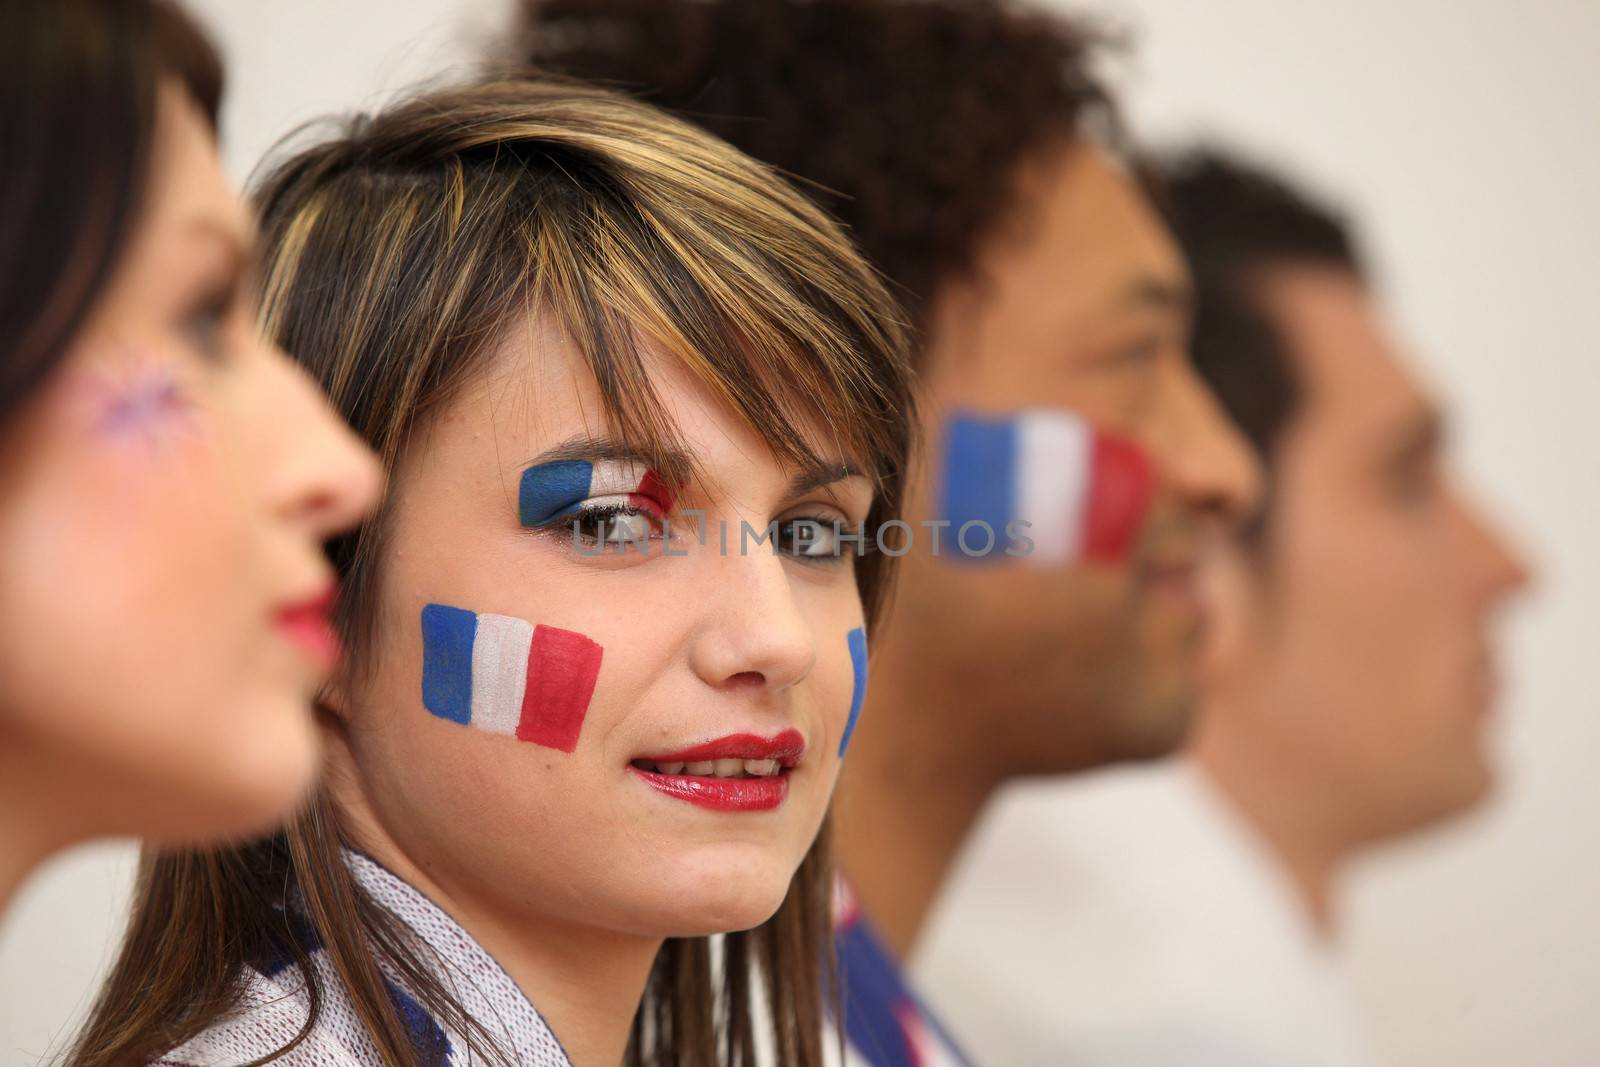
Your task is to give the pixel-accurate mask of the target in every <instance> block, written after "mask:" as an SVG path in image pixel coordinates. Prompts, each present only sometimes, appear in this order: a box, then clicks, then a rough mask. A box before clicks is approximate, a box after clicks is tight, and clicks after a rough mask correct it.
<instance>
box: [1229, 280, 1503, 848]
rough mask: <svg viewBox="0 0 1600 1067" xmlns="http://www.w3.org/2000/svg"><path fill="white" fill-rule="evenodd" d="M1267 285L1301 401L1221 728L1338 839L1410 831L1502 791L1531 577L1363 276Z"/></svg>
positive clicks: (1248, 583)
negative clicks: (1505, 640) (1457, 459)
mask: <svg viewBox="0 0 1600 1067" xmlns="http://www.w3.org/2000/svg"><path fill="white" fill-rule="evenodd" d="M1253 292H1254V293H1255V296H1256V298H1257V300H1258V306H1259V307H1260V308H1261V310H1262V311H1263V312H1264V313H1265V314H1266V315H1267V318H1268V320H1269V321H1270V322H1271V323H1272V324H1273V325H1274V326H1275V328H1276V329H1277V330H1278V332H1279V335H1280V337H1281V338H1282V340H1283V342H1284V344H1285V347H1286V349H1287V351H1288V354H1289V358H1290V360H1291V364H1292V366H1293V368H1294V372H1295V374H1296V376H1297V378H1298V379H1299V382H1300V386H1301V394H1302V401H1301V405H1300V408H1299V410H1298V411H1297V412H1296V414H1295V415H1294V416H1293V417H1292V418H1291V420H1290V421H1289V423H1288V424H1287V425H1286V428H1285V430H1284V432H1283V434H1282V436H1281V437H1280V439H1279V441H1278V443H1277V445H1276V446H1275V448H1274V450H1273V455H1272V457H1271V460H1270V467H1271V470H1272V477H1273V486H1274V488H1273V498H1272V502H1271V506H1270V512H1269V515H1268V517H1267V525H1266V528H1265V531H1264V535H1263V536H1264V540H1263V541H1262V543H1261V544H1260V545H1258V546H1256V547H1255V548H1253V549H1247V550H1244V552H1243V554H1242V556H1241V567H1240V573H1241V574H1242V575H1244V576H1246V577H1245V580H1244V586H1243V588H1244V590H1245V594H1244V596H1243V598H1242V600H1241V604H1242V619H1243V620H1244V625H1243V626H1242V628H1241V629H1240V630H1239V632H1238V634H1237V637H1238V641H1237V645H1236V647H1235V648H1234V649H1233V650H1232V652H1231V653H1228V656H1229V660H1228V662H1225V663H1223V664H1222V674H1221V677H1220V682H1219V684H1221V685H1222V686H1224V687H1226V688H1228V689H1231V690H1232V693H1233V696H1232V700H1233V702H1235V703H1238V704H1239V707H1240V709H1243V710H1244V713H1242V714H1234V713H1230V714H1228V715H1225V716H1219V721H1218V722H1217V723H1216V724H1215V728H1216V729H1218V730H1229V731H1234V732H1238V731H1250V732H1252V733H1253V734H1255V735H1258V736H1254V737H1252V738H1251V739H1250V743H1252V744H1255V745H1259V746H1270V747H1263V748H1262V752H1263V753H1270V754H1271V757H1272V759H1273V760H1274V761H1275V764H1274V765H1275V766H1278V767H1280V768H1282V770H1283V772H1284V774H1285V775H1286V776H1287V778H1286V780H1289V781H1295V782H1297V783H1298V784H1297V786H1296V788H1297V789H1299V790H1304V791H1306V793H1307V795H1308V796H1310V797H1312V798H1313V799H1314V801H1320V803H1321V805H1322V810H1323V813H1324V814H1325V815H1326V816H1328V817H1331V818H1337V819H1339V820H1343V821H1345V823H1346V825H1344V826H1343V828H1342V829H1341V830H1339V831H1338V832H1341V833H1344V834H1347V835H1349V836H1352V837H1355V838H1358V839H1365V838H1369V837H1378V836H1384V835H1387V834H1390V833H1396V832H1401V831H1403V830H1406V829H1410V828H1412V827H1414V826H1417V825H1421V824H1423V823H1426V822H1429V821H1431V820H1433V819H1436V818H1438V817H1440V816H1443V815H1446V814H1449V813H1452V812H1455V811H1457V810H1460V809H1461V808H1463V807H1466V806H1468V805H1470V804H1472V803H1473V802H1474V801H1476V800H1477V799H1479V798H1480V797H1481V796H1482V795H1483V794H1484V793H1485V792H1486V791H1487V789H1488V787H1489V785H1490V770H1489V765H1488V761H1487V758H1486V752H1485V743H1484V742H1485V731H1484V727H1485V724H1486V721H1487V716H1488V714H1489V712H1490V709H1491V705H1492V703H1493V700H1494V695H1495V668H1494V649H1493V640H1492V634H1491V632H1490V623H1491V620H1492V617H1493V615H1494V613H1495V609H1496V608H1497V607H1498V606H1499V605H1500V604H1501V603H1502V602H1503V601H1504V600H1505V599H1506V597H1507V595H1508V594H1510V593H1511V592H1512V591H1514V590H1515V589H1516V588H1518V587H1519V586H1521V585H1522V584H1524V583H1525V581H1526V579H1527V575H1526V572H1525V570H1524V568H1523V564H1522V563H1521V561H1519V560H1518V559H1517V558H1516V557H1515V556H1513V555H1512V554H1511V552H1510V551H1509V550H1508V549H1507V547H1506V546H1505V545H1504V544H1503V543H1501V542H1500V541H1499V540H1498V539H1497V538H1496V536H1495V535H1494V534H1493V533H1492V532H1491V531H1490V530H1489V529H1488V528H1487V527H1486V526H1485V524H1484V522H1483V520H1482V518H1481V517H1480V516H1479V515H1478V514H1476V513H1475V512H1474V511H1473V510H1472V509H1471V508H1470V507H1469V506H1468V504H1467V503H1466V502H1465V501H1464V500H1463V499H1462V497H1461V496H1460V495H1459V494H1458V493H1457V491H1456V490H1455V488H1454V487H1453V486H1452V484H1451V481H1450V478H1449V476H1448V473H1447V471H1446V469H1445V461H1444V457H1443V454H1442V443H1443V442H1442V437H1443V426H1442V423H1441V420H1440V415H1439V412H1438V410H1437V409H1436V408H1435V407H1434V405H1433V403H1432V401H1431V400H1430V399H1429V398H1428V396H1426V395H1425V394H1424V393H1423V392H1422V391H1421V389H1420V388H1419V387H1418V385H1417V383H1416V382H1415V381H1413V380H1412V378H1411V377H1410V376H1409V375H1408V374H1407V373H1406V371H1405V370H1404V369H1403V368H1402V366H1401V364H1400V361H1399V359H1398V357H1397V354H1396V352H1395V349H1394V347H1393V345H1392V344H1391V343H1390V341H1389V340H1388V338H1387V337H1386V336H1385V335H1384V333H1383V330H1382V328H1381V325H1380V323H1379V320H1378V317H1377V315H1376V313H1375V310H1374V308H1373V306H1372V303H1371V299H1370V297H1369V296H1368V295H1367V293H1366V291H1365V290H1364V289H1363V288H1362V287H1361V286H1360V284H1359V282H1358V281H1357V280H1356V279H1355V278H1354V277H1353V276H1351V275H1350V274H1348V273H1347V272H1344V271H1340V270H1336V269H1333V268H1324V267H1316V266H1290V267H1280V268H1276V269H1274V270H1272V271H1271V272H1270V273H1268V274H1265V275H1263V276H1262V277H1261V278H1260V280H1259V281H1258V282H1257V283H1256V286H1255V288H1254V290H1253ZM1231 627H1232V620H1230V622H1229V628H1230V629H1231ZM1238 710H1239V709H1230V712H1237V711H1238ZM1222 719H1227V720H1229V721H1226V722H1224V721H1221V720H1222ZM1207 728H1208V729H1209V728H1211V727H1210V726H1208V727H1207Z"/></svg>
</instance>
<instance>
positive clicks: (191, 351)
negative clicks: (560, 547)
mask: <svg viewBox="0 0 1600 1067" xmlns="http://www.w3.org/2000/svg"><path fill="white" fill-rule="evenodd" d="M221 80H222V76H221V69H220V65H219V62H218V59H217V55H216V53H215V52H214V51H213V49H212V47H211V46H210V44H209V43H208V42H207V41H206V39H205V38H204V36H203V35H202V34H201V33H200V32H199V31H198V30H197V29H196V27H195V26H194V25H193V24H192V23H191V22H190V21H189V20H188V19H187V18H186V17H185V16H184V15H183V14H182V13H181V12H180V11H179V10H177V9H176V8H175V7H173V6H171V5H170V4H168V3H164V2H161V0H119V2H105V0H50V2H48V3H46V2H18V0H5V2H4V3H3V4H0V161H3V162H0V436H3V438H4V442H3V445H0V678H3V679H5V693H4V696H3V697H0V907H3V906H4V903H5V902H6V901H7V900H8V899H9V897H10V896H11V894H12V892H13V891H14V890H15V889H16V888H17V887H18V886H19V884H20V883H21V882H22V880H23V878H24V877H25V876H26V875H27V874H28V872H29V871H30V870H31V869H32V868H33V867H35V866H36V865H37V864H38V863H40V862H41V861H42V860H43V859H45V858H46V857H48V856H49V855H50V854H52V853H54V852H56V851H58V850H60V849H61V848H63V847H65V846H67V845H69V844H72V843H74V842H77V841H81V840H85V839H88V838H92V837H98V836H104V835H137V836H141V837H146V838H151V839H155V840H158V841H165V842H180V841H181V842H197V841H209V840H217V839H223V838H230V839H231V838H234V837H237V836H239V835H243V834H247V833H255V832H260V831H262V830H265V829H267V828H269V827H270V826H271V825H272V824H273V823H275V822H277V821H278V820H280V819H282V818H283V817H285V816H286V815H287V814H288V812H289V810H290V809H291V808H292V807H293V806H294V804H295V803H296V802H297V801H299V800H300V799H301V798H302V797H303V795H304V794H305V792H306V790H307V788H308V786H309V785H310V784H311V782H312V780H313V777H314V773H315V769H316V767H317V766H318V757H319V745H318V741H317V738H318V734H317V732H316V730H315V728H314V724H313V718H312V711H311V697H312V695H313V694H314V692H315V691H316V690H317V688H318V687H319V686H320V685H321V683H322V682H323V680H324V678H325V677H326V675H327V674H328V672H329V671H330V670H331V668H332V667H333V666H334V663H335V660H336V659H337V656H338V643H337V640H336V638H335V637H334V635H333V632H332V630H331V627H330V625H329V612H330V610H331V606H332V597H333V593H334V589H335V586H334V577H333V571H332V569H331V567H330V565H329V563H328V562H327V559H326V558H325V555H324V553H323V551H322V544H323V542H324V541H325V540H326V539H328V538H329V537H331V536H332V535H334V534H335V533H337V532H339V531H340V530H342V529H344V528H346V527H348V526H350V525H351V524H353V523H355V522H357V521H358V520H359V519H360V517H361V516H362V515H363V514H364V513H365V512H366V510H367V509H368V507H369V506H370V505H371V504H372V503H373V501H374V499H375V496H376V493H377V489H378V469H377V465H376V464H375V462H374V461H373V458H372V456H371V454H370V453H369V452H368V451H367V450H366V449H365V448H364V447H363V446H362V445H361V444H360V443H359V442H358V441H357V440H356V439H355V438H354V436H353V435H351V434H350V433H349V431H348V430H347V429H346V428H345V427H344V426H343V425H342V424H341V423H340V422H339V421H338V420H337V419H336V418H335V417H334V415H333V413H332V411H331V410H330V409H329V408H328V407H327V405H326V403H325V401H324V400H323V398H322V397H321V395H320V394H319V393H318V391H317V390H316V388H315V387H314V386H313V384H312V383H311V381H310V380H309V379H308V378H306V377H305V376H303V375H302V373H301V372H300V371H299V370H298V369H297V368H296V367H295V366H294V365H293V364H291V363H290V362H289V361H288V359H287V358H286V357H285V356H284V355H283V353H282V352H280V351H279V350H278V349H277V348H275V347H273V346H272V345H270V344H268V343H266V342H265V341H263V340H262V338H261V337H260V335H259V334H258V332H257V329H256V326H255V313H254V308H253V306H252V301H251V296H250V292H251V286H250V284H249V277H248V273H247V265H248V263H249V262H250V260H251V247H252V241H253V233H252V227H251V225H250V222H249V221H248V216H247V214H246V212H245V211H244V209H243V207H242V205H241V204H240V203H239V201H238V200H237V198H236V196H235V194H234V192H233V190H232V189H231V188H230V187H229V184H228V182H227V180H226V179H225V178H224V176H223V173H222V169H221V165H220V163H219V160H218V156H217V149H216V144H215V132H214V131H215V126H216V119H217V105H218V98H219V96H220V93H221Z"/></svg>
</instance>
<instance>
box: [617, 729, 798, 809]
mask: <svg viewBox="0 0 1600 1067" xmlns="http://www.w3.org/2000/svg"><path fill="white" fill-rule="evenodd" d="M805 750H806V741H805V738H804V737H803V736H802V735H801V734H800V731H798V730H785V731H783V733H781V734H778V735H777V736H775V737H758V736H756V735H755V734H732V735H729V736H728V737H722V738H718V739H717V740H715V741H708V742H706V743H705V744H702V745H695V746H694V747H692V748H686V749H683V750H682V751H680V752H673V753H671V754H668V755H661V756H649V757H644V758H640V759H636V760H634V761H633V762H632V763H631V764H630V765H629V768H628V769H629V771H631V772H632V773H633V774H636V775H638V776H639V778H640V779H641V780H643V781H644V783H645V784H646V785H649V786H650V787H652V788H654V789H657V790H659V791H660V792H662V793H665V794H666V795H667V796H670V797H674V798H675V799H678V800H685V801H688V802H689V803H691V804H695V805H697V806H699V807H702V808H710V809H712V810H713V811H770V810H772V809H773V808H776V807H777V806H778V805H779V804H782V803H783V801H784V798H785V797H786V796H788V794H789V772H790V771H791V770H793V769H794V768H795V767H796V766H797V765H798V764H799V763H800V760H801V758H802V757H803V756H804V754H805Z"/></svg>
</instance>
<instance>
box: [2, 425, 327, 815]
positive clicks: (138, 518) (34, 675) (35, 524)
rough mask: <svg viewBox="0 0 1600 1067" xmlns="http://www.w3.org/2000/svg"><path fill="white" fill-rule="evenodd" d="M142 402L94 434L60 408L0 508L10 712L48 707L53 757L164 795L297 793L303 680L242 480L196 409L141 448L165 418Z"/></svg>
mask: <svg viewBox="0 0 1600 1067" xmlns="http://www.w3.org/2000/svg"><path fill="white" fill-rule="evenodd" d="M52 399H54V398H52ZM75 399H79V400H81V397H78V398H75ZM125 399H126V398H125ZM135 399H136V398H135ZM144 399H145V400H149V401H150V403H151V404H152V405H154V407H153V408H150V409H145V408H140V407H139V404H136V403H135V400H134V399H129V400H128V402H127V405H126V406H124V407H117V406H115V405H113V406H112V407H110V408H105V407H97V408H96V411H97V412H98V414H100V415H102V416H103V419H101V420H98V421H96V420H85V419H81V418H75V417H72V416H73V415H75V414H79V413H81V411H82V408H81V406H78V407H75V406H74V405H72V404H65V405H63V406H62V407H61V408H59V409H57V410H56V411H54V412H53V413H52V414H53V415H55V416H56V417H54V418H52V419H50V420H47V425H46V426H44V427H42V432H41V434H40V436H39V437H38V438H37V439H35V441H34V442H32V444H31V445H30V448H29V450H28V455H29V456H30V457H31V459H30V461H29V462H30V465H29V467H28V469H27V470H25V471H22V472H18V475H17V476H16V477H15V478H14V479H13V480H12V481H11V485H10V490H9V491H8V492H6V494H5V499H4V500H3V501H0V514H3V520H0V559H3V560H4V567H5V570H6V574H5V577H4V580H3V585H4V590H5V591H4V595H3V599H0V627H3V628H4V630H5V632H6V633H8V634H12V635H25V636H26V641H25V642H20V643H19V642H16V641H10V642H7V649H6V652H5V653H4V664H3V668H4V670H3V673H4V676H5V677H6V678H7V681H8V686H9V687H10V688H11V690H12V694H13V696H14V699H15V703H16V706H17V707H19V708H23V709H27V708H39V709H48V710H49V715H48V717H47V718H42V719H41V720H40V722H39V723H38V724H37V725H38V726H39V727H40V728H41V729H45V730H48V731H50V732H51V733H53V734H54V736H55V737H56V739H57V740H58V741H59V742H61V743H65V744H69V745H72V746H74V747H76V748H77V750H78V751H80V752H81V753H82V754H83V755H85V756H86V757H88V758H89V759H91V760H94V761H96V762H98V763H99V764H100V765H101V766H102V767H103V768H105V769H106V770H108V771H109V772H110V773H113V774H115V773H121V774H124V775H137V774H140V773H143V774H146V775H153V776H155V777H158V778H161V779H162V780H163V790H164V791H165V792H167V793H173V792H177V791H180V790H181V789H182V788H183V787H184V785H185V784H186V783H187V784H189V785H191V786H192V785H194V784H196V782H197V781H199V780H200V779H202V778H207V777H209V778H210V779H215V780H214V781H212V783H211V784H212V786H215V787H216V788H217V789H218V790H220V791H221V792H222V793H224V794H225V793H226V792H227V791H228V790H229V789H230V788H231V789H234V790H236V791H242V790H246V789H253V788H255V786H256V785H259V784H260V782H261V781H262V780H263V779H264V777H265V778H271V777H273V776H274V774H276V776H277V777H279V778H281V779H283V780H284V781H286V782H291V783H298V782H301V781H303V780H304V778H305V777H306V775H307V774H308V773H309V767H310V763H311V759H312V753H313V752H314V747H313V742H314V738H313V734H312V731H311V726H310V722H309V716H308V714H307V705H306V693H305V691H304V679H303V678H302V677H301V676H300V674H299V673H298V672H297V671H296V670H294V669H293V660H292V654H291V653H289V652H288V650H287V649H286V648H284V647H283V646H282V644H281V642H280V640H279V638H278V635H277V634H276V633H275V632H274V630H273V628H272V620H271V608H272V604H271V597H270V595H269V593H268V592H267V591H266V588H265V586H264V578H263V572H264V571H265V570H266V569H267V568H266V567H265V563H266V562H267V561H266V560H265V559H264V558H263V554H262V546H263V542H262V541H261V540H259V538H260V537H261V533H260V530H259V529H258V526H257V523H255V522H254V521H253V516H252V515H251V514H250V513H249V510H248V508H247V507H246V501H245V499H244V498H243V496H242V495H241V487H240V485H239V477H238V476H237V475H238V472H236V471H234V470H232V469H230V467H229V466H228V463H227V458H226V452H225V449H224V448H222V447H221V446H220V444H219V442H218V441H217V438H216V435H215V433H214V432H213V431H212V428H211V426H210V424H209V422H208V420H207V419H206V417H205V416H204V415H203V414H202V413H200V412H197V411H185V412H184V413H183V415H182V416H181V422H182V426H181V428H178V427H172V426H167V427H165V428H164V429H163V430H162V432H161V434H160V435H159V439H156V438H152V437H151V436H149V435H148V434H147V432H146V431H147V430H149V429H150V427H149V425H147V424H148V423H152V422H153V423H162V422H163V420H165V419H167V417H168V415H170V414H171V413H170V412H163V411H159V410H155V408H159V407H160V406H161V403H163V402H162V401H159V400H157V399H152V398H151V397H146V398H144ZM140 403H142V401H141V402H140ZM136 408H139V409H138V410H135V409H136ZM107 420H109V421H107ZM169 429H170V430H171V431H172V432H171V433H168V432H167V430H169ZM23 713H24V714H26V713H27V712H26V710H24V712H23ZM274 760H277V761H278V762H277V764H276V769H274V767H273V766H271V765H270V764H272V763H273V761H274ZM263 761H265V763H263ZM139 768H143V770H142V771H141V770H139ZM229 779H232V780H233V784H232V785H231V786H230V785H229V784H228V780H229Z"/></svg>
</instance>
